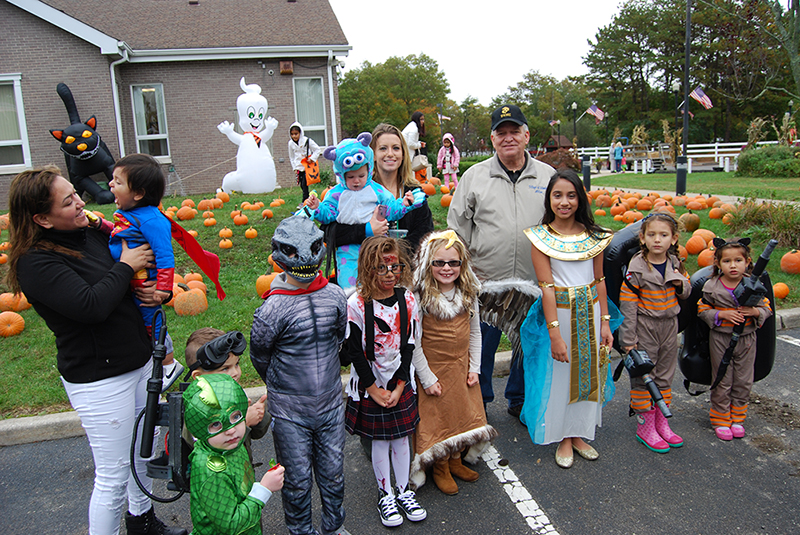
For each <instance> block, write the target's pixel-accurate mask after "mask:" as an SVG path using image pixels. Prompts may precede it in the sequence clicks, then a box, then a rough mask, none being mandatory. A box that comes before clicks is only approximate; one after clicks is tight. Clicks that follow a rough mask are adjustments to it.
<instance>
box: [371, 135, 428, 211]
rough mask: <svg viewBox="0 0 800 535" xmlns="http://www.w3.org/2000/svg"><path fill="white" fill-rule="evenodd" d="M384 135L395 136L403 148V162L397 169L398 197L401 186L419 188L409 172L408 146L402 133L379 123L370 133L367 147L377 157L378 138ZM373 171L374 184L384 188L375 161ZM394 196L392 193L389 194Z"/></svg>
mask: <svg viewBox="0 0 800 535" xmlns="http://www.w3.org/2000/svg"><path fill="white" fill-rule="evenodd" d="M384 134H393V135H395V136H397V138H398V139H399V140H400V146H401V147H402V148H403V161H402V162H400V167H399V168H398V169H397V177H398V178H399V181H400V187H401V190H400V195H401V196H402V195H403V190H402V187H403V186H408V187H410V188H417V187H419V182H417V179H416V178H414V171H412V170H411V156H410V155H409V153H408V144H407V143H406V138H405V136H403V133H402V132H401V131H400V129H399V128H397V127H396V126H394V125H391V124H388V123H381V124H379V125H378V126H376V127H375V129H374V130H373V131H372V141H371V142H370V144H369V146H370V148H371V149H372V151H373V152H374V153H375V157H376V158H377V157H378V150H377V147H378V138H379V137H381V136H382V135H384ZM374 168H375V170H374V171H373V173H372V178H373V180H375V181H376V182H378V183H379V184H380V185H381V186H384V187H386V184H384V183H383V177H382V176H380V174H381V173H380V170H379V169H378V165H377V161H376V162H375V166H374ZM390 193H392V194H394V192H390Z"/></svg>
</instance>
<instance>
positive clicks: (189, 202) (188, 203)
mask: <svg viewBox="0 0 800 535" xmlns="http://www.w3.org/2000/svg"><path fill="white" fill-rule="evenodd" d="M181 206H188V207H189V208H194V201H193V200H192V199H184V200H183V202H182V203H181Z"/></svg>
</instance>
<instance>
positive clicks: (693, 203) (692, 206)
mask: <svg viewBox="0 0 800 535" xmlns="http://www.w3.org/2000/svg"><path fill="white" fill-rule="evenodd" d="M686 208H688V209H689V210H702V209H703V205H702V204H700V203H699V202H697V201H689V202H687V203H686Z"/></svg>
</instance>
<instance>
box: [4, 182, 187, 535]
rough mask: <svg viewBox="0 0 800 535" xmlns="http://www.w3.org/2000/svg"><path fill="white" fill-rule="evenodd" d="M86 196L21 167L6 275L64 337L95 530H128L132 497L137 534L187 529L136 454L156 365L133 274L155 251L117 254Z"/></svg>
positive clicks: (63, 365) (14, 188) (61, 359)
mask: <svg viewBox="0 0 800 535" xmlns="http://www.w3.org/2000/svg"><path fill="white" fill-rule="evenodd" d="M83 206H84V203H83V201H81V199H80V197H79V196H78V195H77V193H76V192H75V189H74V187H73V185H72V183H71V182H70V181H69V180H67V179H65V178H64V177H63V176H61V172H60V171H59V170H58V168H55V167H46V168H44V169H37V170H33V171H25V172H23V173H21V174H19V175H17V176H16V177H15V178H14V180H13V181H12V182H11V187H10V190H9V208H10V222H11V240H10V241H11V254H10V258H9V272H8V276H7V282H8V284H9V286H10V287H11V290H12V291H13V292H14V293H18V292H23V293H24V294H25V296H26V297H27V299H28V301H29V302H30V303H31V304H32V305H33V307H34V308H35V309H36V312H38V314H39V315H40V316H41V317H42V319H44V321H45V323H47V326H48V328H49V329H50V330H51V331H53V334H55V337H56V348H57V350H58V354H57V364H58V371H59V373H60V374H61V380H62V382H63V383H64V388H65V389H66V391H67V395H68V397H69V399H70V403H71V404H72V407H73V408H74V409H75V410H76V411H77V412H78V415H79V416H80V418H81V424H82V425H83V428H84V430H85V431H86V435H87V438H88V439H89V444H90V445H91V448H92V456H93V458H94V464H95V481H94V491H93V492H92V499H91V501H90V504H89V533H90V534H102V535H107V534H116V533H119V527H120V518H121V516H122V511H123V507H124V506H125V499H126V497H127V500H128V512H127V513H126V515H125V521H126V525H127V530H128V533H129V534H148V535H155V534H169V535H179V534H185V533H186V530H183V529H179V528H170V527H167V526H165V525H164V524H163V523H162V522H161V521H160V520H158V519H157V518H156V517H155V515H154V513H153V505H152V504H151V502H150V499H149V498H148V497H147V496H146V495H145V494H144V493H143V492H142V491H141V490H140V489H139V487H138V486H137V485H136V483H135V482H134V481H133V478H132V476H131V470H130V462H129V459H130V445H131V440H132V438H133V424H134V420H135V419H136V416H137V414H138V413H139V412H140V411H141V410H142V408H143V407H144V405H145V401H146V397H147V391H146V385H147V379H148V378H149V377H150V374H151V370H152V361H151V358H150V354H151V343H150V340H149V338H148V336H147V331H146V330H145V327H144V322H143V321H142V316H141V314H140V313H139V311H138V310H137V308H136V305H135V304H134V302H133V299H132V298H131V293H130V291H129V283H130V280H131V277H132V276H133V274H134V273H136V272H137V271H138V270H140V269H143V268H144V267H146V266H147V265H148V264H149V263H150V262H152V261H153V254H152V251H150V248H149V247H145V246H141V247H137V248H135V249H128V248H127V246H126V245H125V244H124V242H123V252H122V255H121V257H120V261H119V262H114V260H113V259H112V258H111V254H110V253H109V249H108V235H107V234H105V233H103V232H101V231H99V230H97V229H94V228H89V221H88V219H87V217H86V215H85V213H84V211H83ZM143 297H144V298H145V301H147V296H146V295H145V296H143ZM150 298H151V299H152V295H151V296H150ZM138 444H139V441H138V440H137V450H138ZM137 459H138V461H137V463H136V464H137V466H136V469H137V472H138V473H139V474H141V479H142V481H143V482H144V483H145V486H147V487H152V480H151V479H149V478H147V477H146V476H145V475H144V474H145V461H144V460H141V458H140V457H139V455H138V452H137Z"/></svg>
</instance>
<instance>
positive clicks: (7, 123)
mask: <svg viewBox="0 0 800 535" xmlns="http://www.w3.org/2000/svg"><path fill="white" fill-rule="evenodd" d="M14 140H20V135H19V123H18V122H17V103H16V99H15V98H14V86H13V85H12V84H2V85H0V141H14ZM20 141H21V140H20ZM20 150H21V149H20Z"/></svg>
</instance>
